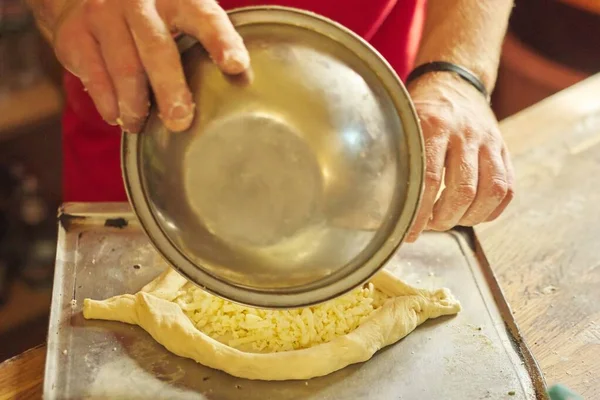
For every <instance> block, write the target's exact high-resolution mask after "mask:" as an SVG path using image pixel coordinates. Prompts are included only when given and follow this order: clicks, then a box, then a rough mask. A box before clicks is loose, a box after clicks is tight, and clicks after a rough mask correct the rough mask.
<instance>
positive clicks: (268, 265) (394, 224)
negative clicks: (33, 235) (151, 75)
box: [122, 7, 424, 308]
mask: <svg viewBox="0 0 600 400" xmlns="http://www.w3.org/2000/svg"><path fill="white" fill-rule="evenodd" d="M230 18H231V20H232V21H233V23H234V25H235V26H236V29H238V31H239V32H240V34H241V35H242V37H243V38H244V41H245V43H246V46H247V47H248V50H249V52H250V57H251V64H252V68H251V72H249V73H248V74H245V75H243V76H237V77H227V76H225V75H224V74H222V73H221V72H220V71H219V70H218V69H217V67H216V66H215V65H214V64H213V63H212V62H211V60H210V58H209V56H208V55H207V53H206V52H205V50H204V49H203V48H202V47H201V46H200V45H199V44H197V43H196V42H195V41H194V40H193V39H191V38H189V37H184V38H182V39H181V40H180V41H179V46H180V50H181V53H182V61H183V66H184V70H185V74H186V77H187V79H188V83H189V85H190V87H191V90H192V93H193V94H194V99H195V102H196V113H197V114H196V116H195V119H194V122H193V125H192V127H191V128H190V129H189V130H188V131H186V132H183V133H171V132H168V131H167V130H166V128H165V127H164V125H163V124H162V123H161V121H160V119H159V117H158V111H157V109H156V107H155V106H154V105H153V106H152V110H151V114H150V116H149V118H148V121H147V123H146V125H145V128H144V130H143V133H142V134H140V135H133V134H124V136H123V147H122V156H123V171H124V180H125V184H126V188H127V192H128V194H129V199H130V202H131V204H132V206H133V208H134V210H135V212H136V214H137V216H138V218H139V220H140V223H141V225H142V226H143V228H144V230H145V231H146V233H147V235H148V236H149V238H150V240H151V241H152V242H153V244H154V245H155V246H156V248H157V249H158V251H159V252H160V253H161V254H162V255H163V256H164V258H165V259H166V260H167V261H168V262H169V263H170V264H171V265H172V266H173V267H174V268H176V269H177V270H179V272H181V273H182V274H183V275H185V276H186V277H187V278H188V279H190V280H192V281H193V282H195V283H197V284H198V285H200V286H202V287H204V288H205V289H207V290H208V291H210V292H212V293H214V294H216V295H218V296H221V297H224V298H227V299H230V300H232V301H235V302H239V303H243V304H249V305H253V306H257V307H269V308H276V307H299V306H306V305H311V304H315V303H319V302H322V301H325V300H328V299H331V298H334V297H336V296H339V295H341V294H343V293H345V292H347V291H349V290H351V289H352V288H354V287H356V286H358V285H360V284H361V283H363V282H365V281H367V280H368V279H369V278H370V277H371V276H372V275H373V274H375V273H376V272H377V271H378V270H379V269H380V268H381V267H382V266H383V265H384V264H385V262H386V261H387V260H388V258H390V257H391V256H392V254H393V253H394V252H395V250H396V249H397V247H398V246H399V244H400V243H401V241H402V239H403V238H404V236H405V234H406V232H407V231H408V229H409V227H410V225H411V223H412V221H413V219H414V217H415V214H416V211H417V207H418V204H419V200H420V197H421V191H422V186H423V174H424V157H423V154H424V151H423V149H424V146H423V142H422V137H421V132H420V128H419V124H418V121H417V117H416V114H415V111H414V108H413V106H412V104H411V102H410V100H409V97H408V94H407V92H406V90H405V88H404V86H403V85H402V83H401V82H400V80H399V79H398V77H397V76H396V75H395V73H394V72H393V70H392V69H391V67H390V66H389V65H388V64H387V63H386V62H385V60H384V59H383V58H382V57H381V56H380V55H379V54H378V53H377V52H376V51H375V50H374V49H373V48H372V47H370V46H369V45H368V44H367V43H366V42H365V41H363V40H362V39H361V38H359V37H358V36H357V35H355V34H353V33H352V32H350V31H349V30H348V29H346V28H344V27H342V26H340V25H338V24H336V23H334V22H332V21H330V20H327V19H325V18H322V17H320V16H317V15H314V14H312V13H308V12H304V11H299V10H295V9H290V8H281V7H251V8H244V9H238V10H235V11H232V12H231V13H230Z"/></svg>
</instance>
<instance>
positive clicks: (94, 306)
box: [83, 269, 461, 380]
mask: <svg viewBox="0 0 600 400" xmlns="http://www.w3.org/2000/svg"><path fill="white" fill-rule="evenodd" d="M371 283H372V284H373V286H374V288H375V289H376V290H378V291H380V292H382V293H383V294H384V295H385V296H384V297H383V300H382V304H381V305H380V306H378V307H374V309H373V311H372V312H371V313H370V314H369V315H368V316H367V317H366V318H364V319H363V320H362V322H361V323H360V324H359V325H358V327H357V328H355V329H354V330H352V331H350V332H348V333H345V334H340V335H339V336H337V337H335V338H333V339H332V340H331V341H329V342H325V343H317V344H315V345H313V346H312V347H307V348H300V349H297V350H288V351H281V352H274V353H264V352H256V351H248V350H246V349H244V350H242V349H240V348H233V347H230V346H228V345H227V344H226V343H227V342H225V343H222V342H221V341H219V340H216V339H214V338H212V337H210V336H209V335H207V334H205V333H203V332H202V331H200V330H199V329H198V328H196V326H195V325H194V322H193V321H192V319H190V317H189V316H188V315H189V311H186V312H187V313H188V315H186V312H184V310H182V308H181V306H180V305H179V304H178V303H176V301H178V300H177V299H178V297H179V296H181V293H182V290H183V288H184V287H186V285H190V283H189V282H188V281H187V280H186V279H185V278H183V277H182V276H181V275H179V274H178V273H177V272H175V271H174V270H171V269H169V270H167V271H165V272H164V273H163V274H162V275H160V276H159V277H158V278H156V279H155V280H153V281H152V282H150V283H149V284H147V285H146V286H145V287H144V288H142V290H141V291H140V292H138V293H136V294H134V295H131V294H124V295H120V296H115V297H112V298H109V299H107V300H102V301H96V300H91V299H85V300H84V305H83V315H84V317H85V318H87V319H103V320H111V321H121V322H125V323H128V324H134V325H139V326H140V327H142V328H143V329H144V330H146V331H147V332H148V333H149V334H150V335H152V337H153V338H154V339H155V340H156V341H157V342H159V343H161V344H162V345H163V346H164V347H166V348H167V349H168V350H169V351H171V352H172V353H175V354H177V355H179V356H181V357H187V358H191V359H193V360H195V361H197V362H199V363H201V364H203V365H206V366H208V367H211V368H215V369H219V370H222V371H225V372H227V373H229V374H231V375H233V376H237V377H240V378H246V379H257V380H294V379H310V378H314V377H317V376H323V375H327V374H330V373H332V372H334V371H337V370H339V369H342V368H344V367H346V366H348V365H350V364H354V363H359V362H364V361H367V360H369V359H370V358H371V357H372V356H373V355H374V354H375V353H376V352H377V351H378V350H380V349H382V348H383V347H385V346H388V345H390V344H393V343H395V342H397V341H398V340H400V339H402V338H403V337H405V336H406V335H408V334H409V333H411V332H412V331H413V330H414V329H415V328H416V327H417V326H418V325H420V324H422V323H423V322H425V321H426V320H427V319H430V318H437V317H439V316H442V315H452V314H456V313H458V312H459V311H460V309H461V307H460V303H459V302H458V301H457V300H455V299H454V298H453V296H452V294H451V293H450V292H449V290H448V289H439V290H435V291H430V290H425V289H417V288H413V287H411V286H409V285H408V284H406V283H404V282H402V281H401V280H399V279H398V278H396V277H395V276H394V275H392V274H391V273H389V272H387V271H385V270H383V271H381V272H379V273H378V274H377V275H376V276H375V277H374V278H373V279H372V280H371ZM358 290H360V289H358ZM380 298H381V297H380ZM336 300H337V299H336ZM336 300H332V301H336ZM317 307H318V306H317ZM311 309H313V310H314V308H311ZM300 311H303V310H300ZM300 311H298V312H300ZM282 312H285V311H282Z"/></svg>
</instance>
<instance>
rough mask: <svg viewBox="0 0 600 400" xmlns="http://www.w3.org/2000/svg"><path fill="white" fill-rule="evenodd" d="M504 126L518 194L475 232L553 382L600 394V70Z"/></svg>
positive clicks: (35, 363)
mask: <svg viewBox="0 0 600 400" xmlns="http://www.w3.org/2000/svg"><path fill="white" fill-rule="evenodd" d="M502 130H503V132H504V135H505V137H506V140H507V142H508V144H509V147H510V149H511V151H512V154H513V157H514V161H515V164H516V169H517V175H518V185H517V196H516V198H515V200H514V201H513V204H512V205H511V206H510V207H509V208H508V209H507V210H506V212H505V214H504V215H503V216H502V218H500V219H499V220H498V221H496V222H494V223H490V224H486V225H483V226H480V227H478V228H477V229H476V232H477V234H478V236H479V239H480V241H481V244H482V246H483V248H484V251H485V253H486V255H487V257H488V259H489V261H490V264H491V265H492V267H493V269H494V271H495V273H496V275H497V277H498V279H499V281H500V284H501V286H502V288H503V289H504V293H505V295H506V297H507V299H508V302H509V304H510V305H511V306H512V309H513V311H514V312H515V316H516V319H517V323H518V324H519V327H520V328H521V330H522V332H523V334H524V336H525V339H526V341H527V343H528V344H529V346H530V347H531V349H532V351H533V354H534V356H535V357H536V359H537V361H538V362H539V364H540V366H541V368H542V371H543V372H544V374H545V376H546V380H547V383H548V384H555V383H562V384H565V385H567V386H569V387H570V388H571V389H573V390H575V391H576V392H578V393H579V394H581V395H583V396H584V398H586V399H600V379H598V377H599V376H600V359H599V358H598V356H599V355H600V75H598V76H595V77H592V78H590V79H588V80H586V81H584V82H582V83H580V84H578V85H576V86H574V87H572V88H570V89H568V90H566V91H564V92H561V93H559V94H557V95H555V96H553V97H551V98H550V99H548V100H545V101H543V102H542V103H540V104H539V105H536V106H534V107H532V108H530V109H527V110H525V111H523V112H521V113H519V114H517V115H516V116H514V117H511V118H509V119H507V120H505V121H503V122H502ZM44 360H45V347H43V346H42V347H38V348H35V349H33V350H31V351H29V352H26V353H24V354H22V355H20V356H19V357H17V358H15V359H13V360H10V361H7V362H5V363H4V364H1V365H0V399H5V398H6V399H8V398H11V399H12V398H39V397H40V396H41V390H42V375H43V365H44ZM19 396H20V397H19Z"/></svg>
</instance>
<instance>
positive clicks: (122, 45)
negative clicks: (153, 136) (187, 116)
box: [88, 2, 149, 132]
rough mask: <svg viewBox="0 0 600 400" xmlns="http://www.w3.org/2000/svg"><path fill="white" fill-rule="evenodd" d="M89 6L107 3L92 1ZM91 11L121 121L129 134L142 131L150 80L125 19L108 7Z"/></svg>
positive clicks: (99, 7) (91, 22)
mask: <svg viewBox="0 0 600 400" xmlns="http://www.w3.org/2000/svg"><path fill="white" fill-rule="evenodd" d="M89 4H104V3H97V2H89ZM89 12H91V13H93V14H88V15H93V16H94V17H93V18H91V20H90V25H91V27H92V31H93V33H94V35H95V37H96V39H97V40H98V42H99V43H100V48H101V50H102V55H103V57H104V60H105V62H106V67H107V70H108V73H109V74H110V77H111V79H112V83H113V86H114V88H115V92H116V95H117V99H118V107H119V120H118V122H119V123H120V124H121V125H122V127H123V129H124V130H126V131H128V132H139V131H140V129H141V127H142V124H143V122H144V120H145V118H146V116H147V115H148V109H149V103H148V95H149V93H148V92H149V89H148V81H147V79H146V74H145V73H144V67H143V66H142V62H141V60H140V58H139V56H138V53H137V49H136V47H135V42H134V41H133V37H132V36H131V32H130V31H129V29H128V27H127V24H126V22H125V20H124V19H123V17H122V15H121V14H119V13H115V12H112V10H109V9H108V8H107V7H102V6H97V7H95V8H94V9H93V10H90V11H89Z"/></svg>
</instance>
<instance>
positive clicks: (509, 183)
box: [407, 72, 514, 242]
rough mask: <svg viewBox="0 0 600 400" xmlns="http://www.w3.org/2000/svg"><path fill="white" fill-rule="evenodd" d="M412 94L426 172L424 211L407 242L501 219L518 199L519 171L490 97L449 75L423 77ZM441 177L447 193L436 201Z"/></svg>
mask: <svg viewBox="0 0 600 400" xmlns="http://www.w3.org/2000/svg"><path fill="white" fill-rule="evenodd" d="M409 92H410V94H411V97H412V99H413V102H414V104H415V107H416V109H417V114H418V115H419V119H420V121H421V127H422V129H423V136H424V141H425V155H426V172H425V190H424V192H423V199H422V201H421V207H420V209H419V213H418V215H417V218H416V220H415V223H414V224H413V227H412V229H411V231H410V233H409V236H408V238H407V241H408V242H413V241H415V240H416V239H417V237H418V236H419V235H420V234H421V232H422V231H423V230H425V229H431V230H436V231H446V230H448V229H451V228H452V227H454V226H456V225H461V226H473V225H476V224H479V223H481V222H485V221H491V220H493V219H495V218H496V217H498V216H499V215H500V214H501V213H502V211H504V209H505V208H506V206H507V205H508V203H510V201H511V200H512V198H513V196H514V171H513V166H512V163H511V160H510V157H509V154H508V150H507V148H506V145H505V144H504V141H503V139H502V136H501V133H500V129H499V128H498V121H497V120H496V117H495V116H494V114H493V112H492V110H491V108H490V106H489V105H488V103H487V102H486V100H485V98H484V97H483V96H482V94H481V93H479V92H478V91H477V90H476V89H475V88H473V87H472V86H471V85H470V84H469V83H467V82H465V81H464V80H462V79H461V78H459V77H457V76H455V75H453V74H451V73H446V72H442V73H433V74H427V75H424V76H422V77H420V78H419V79H417V80H416V81H414V82H412V83H411V84H410V85H409ZM444 168H445V171H444ZM442 177H444V178H443V179H444V184H445V188H444V190H443V192H442V193H441V195H440V197H439V199H437V195H438V192H439V190H440V187H441V185H442ZM436 199H437V201H436Z"/></svg>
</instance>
